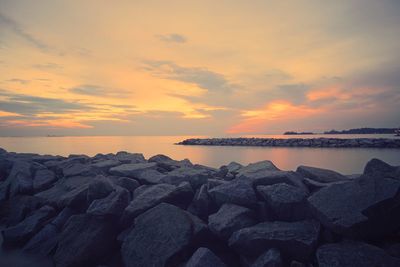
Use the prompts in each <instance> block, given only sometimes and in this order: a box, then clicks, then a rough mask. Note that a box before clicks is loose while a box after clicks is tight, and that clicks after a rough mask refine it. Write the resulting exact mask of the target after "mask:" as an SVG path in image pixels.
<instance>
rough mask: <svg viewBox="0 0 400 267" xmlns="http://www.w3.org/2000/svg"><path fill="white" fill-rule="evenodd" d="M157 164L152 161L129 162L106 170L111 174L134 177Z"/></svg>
mask: <svg viewBox="0 0 400 267" xmlns="http://www.w3.org/2000/svg"><path fill="white" fill-rule="evenodd" d="M156 167H157V164H156V163H154V162H152V163H129V164H122V165H119V166H115V167H112V168H111V169H110V170H109V171H108V172H109V173H110V174H112V175H117V176H126V177H132V178H135V177H136V176H137V175H139V174H140V173H142V172H144V171H146V170H154V169H155V168H156Z"/></svg>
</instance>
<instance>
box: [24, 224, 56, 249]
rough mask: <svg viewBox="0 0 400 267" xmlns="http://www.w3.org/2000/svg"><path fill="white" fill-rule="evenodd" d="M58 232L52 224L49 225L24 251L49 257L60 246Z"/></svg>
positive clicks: (30, 241)
mask: <svg viewBox="0 0 400 267" xmlns="http://www.w3.org/2000/svg"><path fill="white" fill-rule="evenodd" d="M58 234H59V232H58V230H57V227H56V226H54V225H52V224H47V225H46V226H45V227H43V228H42V230H40V231H39V232H38V233H37V234H36V235H35V236H34V237H33V238H32V239H31V240H29V242H28V243H27V244H26V245H25V246H24V248H23V250H24V251H25V252H28V253H34V254H40V255H43V256H47V255H49V254H50V253H51V252H52V251H54V249H55V247H56V246H57V244H58Z"/></svg>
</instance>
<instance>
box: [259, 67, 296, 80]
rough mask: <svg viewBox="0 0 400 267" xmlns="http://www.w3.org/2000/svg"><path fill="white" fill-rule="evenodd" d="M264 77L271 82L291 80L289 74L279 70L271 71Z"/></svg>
mask: <svg viewBox="0 0 400 267" xmlns="http://www.w3.org/2000/svg"><path fill="white" fill-rule="evenodd" d="M265 76H266V77H267V78H268V79H272V80H290V79H292V78H293V76H292V75H290V74H289V73H287V72H285V71H283V70H279V69H271V70H269V71H267V72H266V73H265Z"/></svg>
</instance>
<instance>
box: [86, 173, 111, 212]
mask: <svg viewBox="0 0 400 267" xmlns="http://www.w3.org/2000/svg"><path fill="white" fill-rule="evenodd" d="M113 190H114V186H113V184H112V183H111V181H110V179H108V178H106V177H104V176H97V177H96V178H95V179H93V181H92V182H91V183H90V184H89V186H88V190H87V193H86V198H87V203H88V204H89V205H90V203H92V201H94V200H96V199H100V198H104V197H106V196H108V195H109V194H110V193H111V192H112V191H113Z"/></svg>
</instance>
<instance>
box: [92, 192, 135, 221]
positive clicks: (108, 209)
mask: <svg viewBox="0 0 400 267" xmlns="http://www.w3.org/2000/svg"><path fill="white" fill-rule="evenodd" d="M129 201H130V194H129V191H128V190H126V189H124V188H117V189H116V190H115V191H113V192H111V193H110V194H109V195H108V196H107V197H105V198H101V199H96V200H94V201H93V202H92V204H90V206H89V208H88V209H87V213H88V214H93V215H100V216H109V217H114V218H118V217H119V216H121V215H122V212H123V211H124V209H125V208H126V207H127V206H128V204H129Z"/></svg>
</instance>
